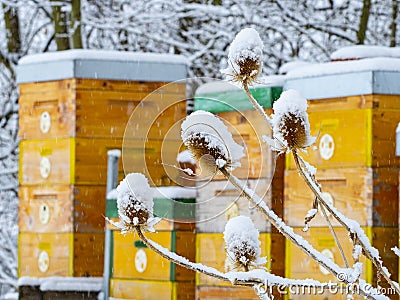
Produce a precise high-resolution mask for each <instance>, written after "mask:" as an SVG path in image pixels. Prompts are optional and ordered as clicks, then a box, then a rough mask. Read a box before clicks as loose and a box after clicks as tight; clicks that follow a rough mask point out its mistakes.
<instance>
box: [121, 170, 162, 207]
mask: <svg viewBox="0 0 400 300" xmlns="http://www.w3.org/2000/svg"><path fill="white" fill-rule="evenodd" d="M117 193H118V197H117V203H118V212H120V211H124V210H125V209H126V208H127V207H128V206H129V205H131V204H132V201H131V200H130V196H133V197H134V198H135V199H137V200H139V201H140V202H141V204H142V205H143V206H144V209H146V210H147V211H149V212H150V213H152V212H153V204H154V202H153V191H152V189H151V188H150V185H149V182H148V180H147V178H146V177H145V176H144V175H143V174H141V173H130V174H128V175H127V176H126V177H125V178H124V179H123V180H122V181H121V182H120V184H119V185H118V187H117Z"/></svg>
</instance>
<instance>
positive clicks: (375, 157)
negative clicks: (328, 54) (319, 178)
mask: <svg viewBox="0 0 400 300" xmlns="http://www.w3.org/2000/svg"><path fill="white" fill-rule="evenodd" d="M396 64H397V60H396V59H392V58H371V59H362V60H358V61H343V62H329V63H323V64H318V65H314V66H307V67H303V68H301V69H298V70H293V71H292V72H289V73H288V75H287V77H286V82H285V89H296V90H298V91H299V92H300V93H301V94H303V96H305V97H306V98H307V99H308V100H309V109H308V112H309V118H310V125H311V131H312V134H313V135H314V136H317V137H318V139H317V141H316V144H315V145H316V146H317V148H318V149H311V148H310V150H309V151H308V155H305V158H306V160H307V161H308V162H309V163H311V164H312V165H314V166H315V167H317V168H342V167H387V166H389V167H399V163H400V159H399V158H398V157H396V155H395V142H396V133H395V132H396V127H397V124H398V122H399V120H400V104H399V103H400V102H399V99H400V98H399V97H400V89H399V86H398V81H399V79H400V72H398V70H397V71H393V68H392V67H388V66H392V65H396ZM322 70H323V71H322ZM287 167H288V168H294V167H295V165H294V162H293V161H292V159H289V160H288V162H287Z"/></svg>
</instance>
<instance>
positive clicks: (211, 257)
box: [196, 233, 284, 286]
mask: <svg viewBox="0 0 400 300" xmlns="http://www.w3.org/2000/svg"><path fill="white" fill-rule="evenodd" d="M260 241H261V256H262V257H264V256H266V257H267V262H268V263H267V265H266V268H267V269H269V268H270V264H271V259H272V258H271V257H270V253H271V252H270V248H271V234H270V233H261V234H260ZM196 249H197V251H196V262H198V263H201V264H204V265H206V266H210V267H213V268H215V269H217V270H219V271H221V272H226V271H227V269H225V268H227V267H229V262H228V260H227V254H226V250H225V241H224V236H223V234H222V233H198V234H197V235H196ZM275 259H284V258H283V257H282V258H275ZM196 285H197V286H231V285H232V284H231V283H230V282H225V281H222V280H218V279H216V278H214V277H210V276H207V275H204V274H201V273H197V274H196Z"/></svg>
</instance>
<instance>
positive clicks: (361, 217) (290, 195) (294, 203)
mask: <svg viewBox="0 0 400 300" xmlns="http://www.w3.org/2000/svg"><path fill="white" fill-rule="evenodd" d="M316 178H317V180H318V182H319V183H320V184H321V185H322V191H323V192H324V193H329V194H326V196H327V197H330V198H332V199H333V205H334V206H335V207H336V208H337V209H338V210H339V211H340V212H341V213H343V214H344V215H345V216H348V217H349V218H352V219H354V220H355V221H357V222H359V223H360V224H361V225H362V226H372V224H373V220H372V212H373V186H372V169H370V168H344V169H326V170H318V171H317V174H316ZM314 197H315V196H314V194H313V193H312V192H311V190H310V188H309V187H308V186H307V184H306V183H305V181H304V180H303V178H301V177H300V175H299V173H298V172H297V170H287V171H286V175H285V202H284V205H285V208H284V212H285V218H284V219H285V220H286V222H287V223H288V225H290V226H296V227H301V226H304V218H305V216H306V215H307V212H308V211H309V210H310V209H312V204H313V201H314ZM329 220H330V221H331V222H332V224H333V225H335V226H338V223H337V221H336V220H334V218H333V217H332V216H330V217H329ZM309 225H310V226H312V227H318V226H327V223H326V220H325V218H324V217H323V215H322V213H321V212H319V213H317V215H316V216H315V218H314V219H313V220H312V221H311V222H310V224H309Z"/></svg>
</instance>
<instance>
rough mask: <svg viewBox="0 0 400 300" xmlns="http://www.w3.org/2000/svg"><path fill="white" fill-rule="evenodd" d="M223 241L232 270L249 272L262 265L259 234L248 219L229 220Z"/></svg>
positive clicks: (235, 218)
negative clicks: (231, 262) (231, 263)
mask: <svg viewBox="0 0 400 300" xmlns="http://www.w3.org/2000/svg"><path fill="white" fill-rule="evenodd" d="M224 240H225V243H226V251H227V255H228V257H229V258H230V259H231V260H232V261H233V266H232V268H231V269H232V270H233V269H235V270H243V271H249V270H251V269H252V268H254V267H257V266H258V265H259V264H261V263H263V261H262V259H261V258H260V253H261V250H260V244H261V243H260V241H259V232H258V230H257V229H256V228H255V226H254V224H253V222H252V221H251V219H250V218H249V217H246V216H237V217H234V218H232V219H230V220H229V221H228V222H227V224H226V226H225V231H224Z"/></svg>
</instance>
